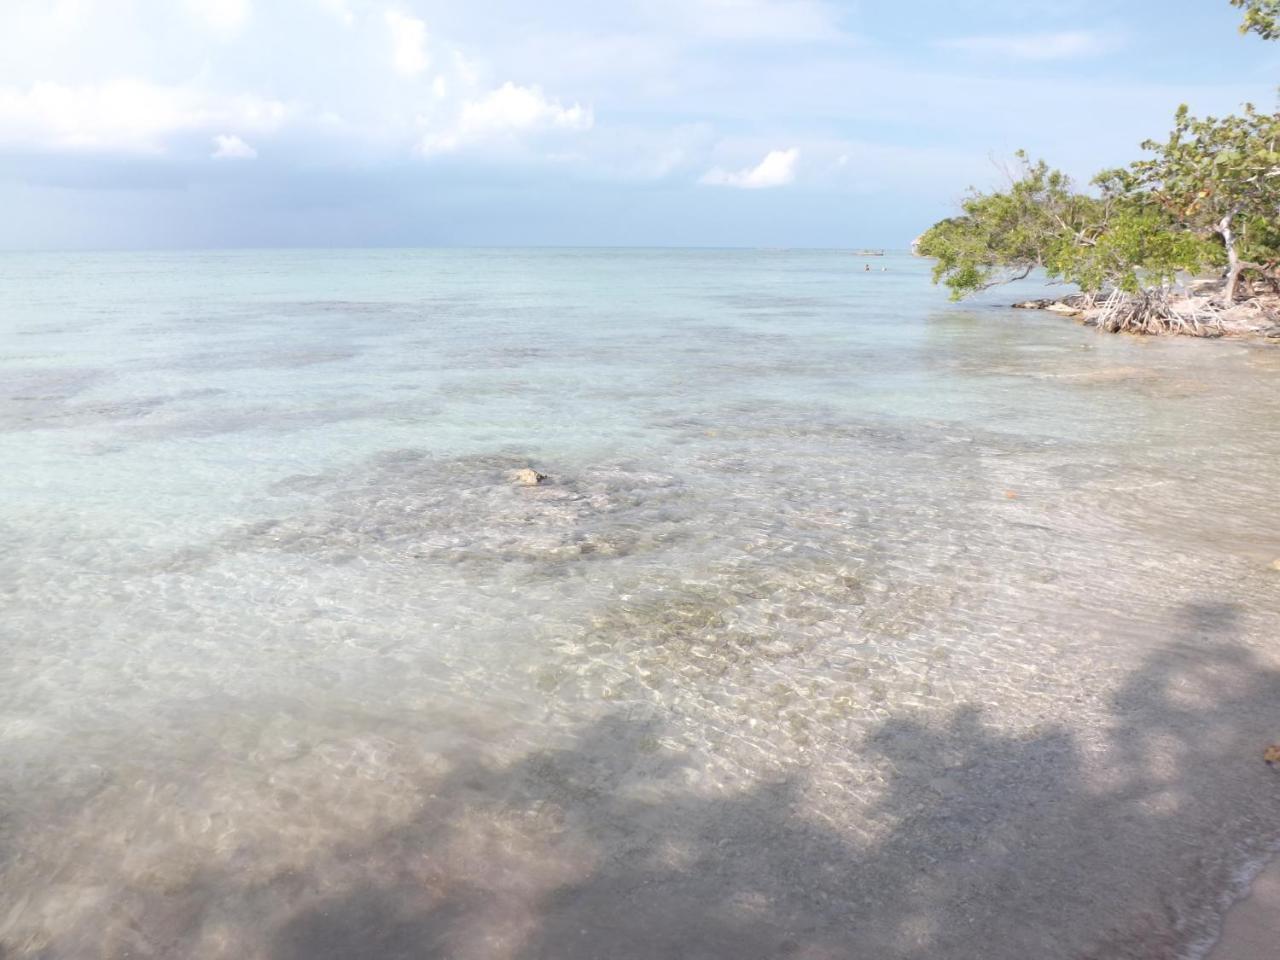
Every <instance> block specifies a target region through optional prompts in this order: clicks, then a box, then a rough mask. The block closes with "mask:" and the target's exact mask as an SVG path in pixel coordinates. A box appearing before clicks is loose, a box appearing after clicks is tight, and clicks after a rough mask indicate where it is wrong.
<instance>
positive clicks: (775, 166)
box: [698, 147, 800, 190]
mask: <svg viewBox="0 0 1280 960" xmlns="http://www.w3.org/2000/svg"><path fill="white" fill-rule="evenodd" d="M799 162H800V151H799V150H797V149H796V148H795V147H792V148H791V149H789V150H770V151H769V153H768V154H766V156H765V158H764V159H763V160H761V161H760V162H759V163H758V164H756V165H755V166H754V167H746V168H745V169H742V170H737V171H729V170H724V169H722V168H721V167H715V168H713V169H711V170H708V171H707V172H706V173H704V174H703V175H702V179H701V180H700V181H698V182H699V183H704V184H707V185H708V186H713V187H737V188H739V189H741V190H763V189H765V188H767V187H785V186H786V185H787V184H789V183H791V182H792V181H793V180H795V178H796V164H797V163H799Z"/></svg>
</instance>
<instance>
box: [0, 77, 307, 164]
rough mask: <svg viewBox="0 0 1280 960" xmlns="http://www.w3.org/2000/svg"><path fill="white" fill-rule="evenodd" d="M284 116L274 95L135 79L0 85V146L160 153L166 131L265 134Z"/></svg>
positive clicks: (166, 135)
mask: <svg viewBox="0 0 1280 960" xmlns="http://www.w3.org/2000/svg"><path fill="white" fill-rule="evenodd" d="M285 114H286V109H285V106H284V104H283V103H280V102H279V101H276V100H264V99H261V98H258V97H218V96H212V95H210V94H207V93H204V92H203V91H200V90H196V89H193V88H190V87H180V86H161V85H158V84H149V83H142V82H140V81H135V80H124V81H115V82H113V83H107V84H101V85H98V86H94V85H82V86H70V85H64V84H58V83H36V84H32V85H31V86H30V87H26V88H22V87H4V86H0V145H16V146H22V147H28V148H35V149H55V150H65V149H70V150H90V151H92V150H100V151H107V152H125V153H160V152H162V151H163V150H164V147H165V139H166V138H167V137H168V136H169V135H171V134H175V133H181V132H184V131H198V130H209V129H210V128H212V129H218V128H222V129H227V128H228V127H231V128H235V129H241V130H249V131H255V132H269V131H272V130H275V129H276V128H277V127H278V126H279V125H280V124H281V123H282V122H283V120H284V117H285Z"/></svg>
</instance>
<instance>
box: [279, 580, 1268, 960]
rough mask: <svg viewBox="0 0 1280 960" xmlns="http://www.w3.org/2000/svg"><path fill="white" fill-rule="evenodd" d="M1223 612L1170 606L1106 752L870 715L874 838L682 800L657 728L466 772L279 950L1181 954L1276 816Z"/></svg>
mask: <svg viewBox="0 0 1280 960" xmlns="http://www.w3.org/2000/svg"><path fill="white" fill-rule="evenodd" d="M1235 616H1236V613H1235V610H1234V609H1233V608H1232V607H1229V606H1210V605H1205V606H1197V607H1192V608H1189V609H1187V610H1185V611H1183V613H1182V615H1181V618H1180V624H1179V628H1178V631H1177V634H1176V636H1175V638H1174V640H1173V642H1171V643H1170V644H1169V646H1168V647H1167V648H1165V649H1163V650H1162V651H1160V652H1159V653H1156V654H1154V655H1153V656H1151V657H1150V658H1149V659H1148V660H1147V661H1146V663H1145V664H1144V665H1143V667H1142V668H1141V669H1139V670H1138V671H1136V672H1135V673H1134V674H1133V675H1132V676H1131V677H1130V678H1129V679H1128V681H1127V682H1126V683H1125V684H1124V686H1123V688H1122V689H1121V690H1120V691H1119V692H1118V694H1117V695H1116V696H1115V698H1114V703H1113V716H1114V723H1113V726H1112V729H1111V730H1110V731H1108V732H1106V733H1105V734H1104V735H1102V736H1100V737H1099V739H1098V741H1097V742H1081V741H1080V739H1079V737H1078V735H1077V734H1074V733H1072V732H1070V731H1069V730H1068V729H1066V728H1064V727H1059V726H1049V727H1047V728H1042V729H1034V730H1031V731H1025V730H1024V731H1019V732H1002V731H1000V730H996V729H993V728H992V727H991V726H990V725H989V724H988V723H987V722H986V721H985V719H984V716H983V713H982V712H981V711H980V710H979V709H977V708H975V707H972V706H966V705H962V706H959V707H957V708H956V709H955V711H954V712H953V714H952V716H951V717H950V719H949V721H948V722H947V723H945V724H941V725H938V724H930V723H926V722H924V721H922V720H917V719H904V718H899V719H893V720H890V721H889V722H887V723H885V724H884V725H883V726H882V727H881V728H880V729H879V730H878V731H877V733H876V734H875V735H874V736H873V737H872V738H870V740H869V741H868V742H867V743H866V744H864V745H862V749H863V750H869V751H872V752H874V753H875V754H876V755H877V757H878V758H879V759H880V760H881V761H883V764H884V765H885V768H886V769H887V770H889V771H890V782H889V784H888V787H887V789H885V790H884V791H883V793H882V797H881V799H880V800H879V801H878V803H877V805H876V807H875V811H874V813H875V816H874V818H873V819H874V820H877V821H882V822H885V823H887V824H889V826H888V827H887V829H886V830H885V831H884V832H883V834H882V835H876V836H872V837H866V836H862V835H859V834H858V833H857V832H856V831H854V830H852V829H849V828H848V826H849V825H848V824H844V823H842V822H840V817H839V814H838V811H837V815H836V817H835V818H834V820H832V819H830V818H828V820H826V821H824V820H823V819H820V814H819V811H821V809H822V805H821V804H818V805H817V806H815V805H813V804H811V803H810V802H809V801H810V800H811V798H810V797H809V796H808V794H807V789H806V784H805V782H804V781H803V780H800V779H789V780H784V781H781V782H776V783H768V784H758V785H756V786H754V787H752V788H750V789H746V790H742V791H739V792H734V793H729V794H717V793H716V792H714V791H709V790H707V789H690V787H689V785H688V781H689V779H690V774H693V773H695V772H696V771H692V770H690V768H689V767H688V766H687V763H688V761H687V760H685V759H683V758H681V757H678V756H675V755H672V754H670V753H668V752H667V751H665V750H664V749H662V748H661V746H660V745H659V743H658V739H657V738H658V737H659V736H660V735H661V732H662V731H661V729H660V728H659V727H658V726H657V725H656V723H655V722H654V721H652V720H637V719H633V718H627V717H625V716H622V715H618V716H611V717H608V718H606V719H604V720H602V721H601V722H599V723H598V724H596V725H594V726H592V727H591V728H589V729H588V730H585V731H583V732H582V733H581V734H580V735H579V736H578V737H577V739H576V742H575V743H574V744H573V745H572V746H571V747H567V748H565V749H560V750H551V751H544V752H539V753H536V754H533V755H531V756H529V757H526V758H525V759H523V760H521V761H520V762H518V763H515V764H513V765H511V766H509V767H506V768H502V769H489V768H486V767H485V766H483V765H482V764H478V763H464V764H461V765H460V766H458V767H457V768H455V770H454V772H453V773H452V774H451V775H450V776H449V778H448V779H447V781H446V782H444V783H442V784H441V785H439V786H438V788H436V789H435V792H434V798H433V800H432V802H431V803H430V804H429V805H427V806H425V807H424V808H423V809H422V810H421V811H420V812H419V815H418V816H417V817H416V818H415V819H414V820H413V822H411V823H408V824H405V825H403V826H401V827H399V828H397V829H396V830H394V831H392V832H390V833H388V834H387V835H386V836H384V837H382V838H380V840H379V841H378V842H377V843H376V844H375V845H374V846H373V847H371V848H366V849H361V850H350V851H336V852H335V860H336V861H337V862H342V863H345V864H348V865H354V868H353V869H350V870H348V873H347V876H346V879H345V881H344V882H343V884H342V885H343V888H344V889H342V890H341V891H339V892H337V893H335V894H332V895H325V896H320V897H316V898H313V899H312V900H311V901H310V902H307V898H306V897H305V896H304V897H302V898H300V899H301V900H302V901H303V902H301V903H299V904H297V909H296V911H295V912H294V913H293V915H292V916H291V917H290V918H289V919H288V920H287V922H285V923H284V924H283V925H282V926H280V927H279V928H278V929H277V931H276V932H275V934H274V936H273V939H272V942H271V944H272V957H273V958H274V960H303V958H307V960H326V958H332V960H337V958H351V957H368V958H387V960H393V958H394V960H399V958H419V957H458V958H472V957H475V958H479V957H486V958H488V957H512V958H520V960H542V958H546V960H552V958H554V960H586V958H611V960H612V958H637V960H639V958H654V960H657V958H671V957H681V958H721V957H723V958H735V960H747V958H779V957H793V958H803V960H818V958H835V957H873V958H923V957H944V956H945V957H948V958H974V960H977V958H983V960H995V958H1006V957H1007V958H1020V960H1021V958H1032V957H1035V958H1052V957H1063V958H1067V957H1084V956H1089V957H1094V958H1112V957H1134V958H1138V957H1141V958H1164V957H1169V958H1172V957H1174V956H1178V955H1180V951H1182V950H1183V949H1184V948H1185V947H1186V946H1187V945H1188V944H1189V943H1191V942H1193V941H1194V940H1195V939H1196V938H1202V937H1204V936H1207V935H1210V934H1211V933H1212V927H1213V924H1214V916H1215V912H1214V909H1213V908H1217V907H1219V906H1220V905H1221V904H1220V902H1219V900H1220V897H1221V893H1222V890H1226V889H1228V888H1229V886H1230V882H1231V876H1232V875H1233V871H1235V870H1237V869H1238V866H1239V860H1240V858H1241V857H1242V856H1245V855H1247V854H1249V853H1251V852H1252V853H1258V852H1260V850H1261V848H1260V847H1257V849H1253V848H1248V849H1242V848H1241V847H1240V843H1241V839H1240V838H1241V837H1242V836H1245V835H1251V834H1252V835H1257V836H1258V837H1259V838H1261V839H1258V840H1255V841H1253V843H1254V844H1255V847H1256V846H1257V844H1260V843H1263V842H1265V840H1266V837H1267V831H1266V829H1265V828H1263V827H1262V824H1264V823H1265V822H1266V821H1267V818H1270V822H1271V824H1272V825H1273V826H1272V828H1271V832H1270V837H1272V838H1274V836H1275V829H1274V823H1275V822H1276V814H1277V813H1280V791H1277V790H1276V789H1275V784H1274V782H1273V781H1272V780H1270V779H1269V778H1270V777H1272V776H1273V775H1271V774H1269V773H1268V772H1267V771H1266V768H1265V766H1264V765H1263V764H1262V763H1261V762H1260V760H1258V757H1257V756H1256V754H1257V753H1258V748H1259V745H1260V743H1261V742H1262V738H1263V737H1264V736H1265V732H1266V731H1265V727H1266V724H1267V723H1268V722H1274V719H1275V709H1276V706H1277V704H1280V673H1277V672H1276V671H1274V670H1268V669H1264V668H1262V667H1261V666H1259V665H1258V664H1257V662H1256V661H1255V659H1254V657H1253V656H1252V655H1251V654H1250V653H1249V652H1248V651H1247V650H1246V649H1244V648H1241V647H1238V646H1235V645H1234V644H1233V643H1232V642H1231V638H1232V634H1233V633H1234V630H1235ZM1250 828H1253V829H1252V830H1251V829H1250ZM463 834H467V836H465V837H463ZM1218 843H1221V844H1222V845H1223V846H1224V849H1222V850H1218V849H1216V844H1218ZM1233 844H1234V845H1235V846H1234V847H1233V846H1232V845H1233ZM1219 855H1220V857H1221V862H1220V864H1216V863H1215V861H1214V858H1215V857H1218V856H1219ZM321 869H324V868H321ZM1206 883H1208V884H1209V886H1205V884H1206ZM1214 884H1222V887H1221V888H1220V889H1215V888H1214V886H1213V885H1214Z"/></svg>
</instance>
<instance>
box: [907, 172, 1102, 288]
mask: <svg viewBox="0 0 1280 960" xmlns="http://www.w3.org/2000/svg"><path fill="white" fill-rule="evenodd" d="M1018 160H1019V162H1020V164H1021V170H1020V173H1019V174H1018V175H1017V176H1016V177H1012V178H1011V181H1012V182H1011V183H1010V186H1009V189H1008V190H1007V191H1004V192H997V193H979V192H977V191H972V192H970V194H969V196H968V197H966V198H965V200H964V202H963V205H962V208H963V211H964V212H963V214H962V215H961V216H959V217H952V218H951V219H948V220H943V221H942V222H940V223H938V224H935V225H934V226H933V227H931V228H930V229H929V230H928V231H927V232H926V233H925V234H924V236H922V237H921V238H920V241H919V244H918V247H917V249H918V251H919V252H920V254H921V255H923V256H926V257H932V258H934V259H935V260H936V261H937V262H936V263H935V264H934V268H933V280H934V282H935V283H938V282H942V283H945V284H946V285H947V287H949V288H950V290H951V297H952V299H954V300H959V299H961V298H962V297H964V296H966V295H968V294H970V293H975V292H977V291H979V290H985V289H987V288H988V287H992V286H995V285H997V284H1000V283H1007V282H1009V281H1010V280H1016V279H1020V278H1022V277H1025V276H1027V275H1029V274H1030V273H1031V271H1033V270H1035V269H1036V268H1038V267H1045V268H1049V267H1050V266H1051V265H1052V264H1055V263H1056V262H1057V261H1058V260H1059V259H1060V257H1061V255H1062V248H1063V246H1064V244H1068V245H1069V244H1070V243H1071V242H1073V241H1074V239H1075V238H1076V237H1077V236H1079V235H1082V234H1087V233H1088V232H1089V230H1090V229H1091V228H1092V226H1093V225H1094V224H1095V223H1096V222H1097V219H1098V210H1097V208H1098V205H1099V204H1098V201H1097V200H1095V199H1093V198H1091V197H1088V196H1085V195H1083V194H1080V193H1076V192H1075V191H1074V190H1073V189H1072V184H1071V180H1070V178H1068V177H1067V176H1066V175H1065V174H1063V173H1061V172H1060V171H1057V170H1051V169H1050V168H1049V167H1048V165H1046V164H1045V163H1044V161H1042V160H1041V161H1036V162H1034V163H1033V162H1031V161H1030V160H1029V159H1028V158H1027V156H1026V154H1024V153H1019V154H1018Z"/></svg>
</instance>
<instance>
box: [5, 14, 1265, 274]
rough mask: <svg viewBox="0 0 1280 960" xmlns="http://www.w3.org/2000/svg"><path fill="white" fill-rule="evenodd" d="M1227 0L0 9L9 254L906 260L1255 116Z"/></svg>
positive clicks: (1251, 49) (1251, 52) (1245, 41)
mask: <svg viewBox="0 0 1280 960" xmlns="http://www.w3.org/2000/svg"><path fill="white" fill-rule="evenodd" d="M1238 19H1239V17H1238V11H1236V10H1234V9H1232V8H1231V7H1230V6H1229V4H1228V2H1227V0H1125V2H1123V3H1119V4H1118V3H1115V2H1114V0H1111V2H1101V0H1017V2H1015V0H947V2H944V0H918V2H914V3H909V2H886V0H846V2H838V0H610V2H601V0H594V2H587V0H542V2H539V3H530V2H528V0H519V2H517V0H472V2H467V3H461V2H456V0H454V2H445V0H3V3H0V209H3V210H4V211H5V216H4V217H0V247H5V248H19V249H32V248H35V249H48V248H113V247H125V248H140V247H144V248H145V247H210V246H212V247H225V246H309V245H322V246H365V245H448V244H466V245H477V244H480V245H521V244H558V245H578V244H584V245H585V244H611V245H628V244H636V245H667V244H670V245H745V246H755V245H765V246H862V245H872V244H874V245H884V246H903V245H905V244H906V243H908V242H909V241H910V239H911V238H912V237H913V236H915V235H916V234H917V233H919V232H920V231H921V230H922V229H923V228H924V227H926V226H927V225H928V224H929V223H930V222H932V221H933V220H934V219H936V218H938V217H939V216H943V215H946V214H947V213H949V212H950V211H951V210H952V209H953V208H954V205H955V203H956V202H957V200H958V199H959V198H960V196H961V195H962V193H963V191H964V188H965V187H966V186H968V185H970V184H977V185H988V184H991V183H993V182H995V181H996V180H997V179H998V178H999V176H1000V174H999V172H998V168H997V162H996V161H999V160H1002V159H1007V158H1008V156H1009V155H1010V154H1011V153H1012V152H1013V151H1014V150H1015V149H1017V148H1019V147H1025V148H1026V149H1028V150H1030V151H1031V152H1032V153H1033V154H1036V155H1042V156H1044V157H1046V158H1047V159H1049V160H1050V161H1051V162H1053V163H1055V164H1057V165H1060V166H1062V167H1064V168H1066V169H1067V170H1068V171H1069V172H1071V173H1072V174H1074V175H1076V176H1077V177H1079V178H1081V179H1085V180H1087V179H1088V177H1089V176H1090V175H1091V174H1092V173H1093V172H1095V171H1096V170H1097V169H1099V168H1101V167H1103V166H1106V165H1112V164H1117V163H1122V162H1124V161H1126V160H1129V159H1132V158H1134V157H1135V156H1136V155H1137V152H1138V151H1137V144H1138V143H1139V142H1140V141H1141V140H1143V139H1144V138H1146V137H1149V136H1159V135H1161V134H1162V133H1164V132H1165V131H1166V130H1167V127H1168V124H1169V118H1170V117H1171V115H1172V113H1173V110H1174V108H1175V107H1176V106H1177V104H1178V103H1180V102H1183V101H1185V102H1188V103H1190V104H1191V106H1192V108H1193V109H1194V110H1196V111H1198V112H1214V113H1222V112H1227V111H1230V110H1232V109H1235V108H1236V107H1237V106H1238V105H1239V104H1240V103H1241V102H1242V101H1244V100H1254V101H1255V102H1258V103H1260V104H1265V105H1268V106H1270V105H1271V104H1272V103H1273V102H1274V100H1275V96H1276V95H1275V85H1276V83H1277V81H1280V44H1267V43H1264V42H1263V41H1260V40H1257V39H1254V38H1242V37H1240V36H1239V35H1238V34H1237V33H1236V31H1235V27H1236V24H1237V22H1238Z"/></svg>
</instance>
